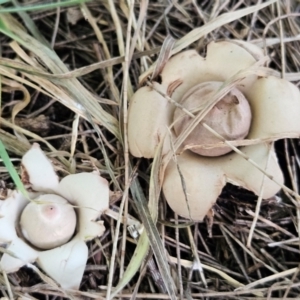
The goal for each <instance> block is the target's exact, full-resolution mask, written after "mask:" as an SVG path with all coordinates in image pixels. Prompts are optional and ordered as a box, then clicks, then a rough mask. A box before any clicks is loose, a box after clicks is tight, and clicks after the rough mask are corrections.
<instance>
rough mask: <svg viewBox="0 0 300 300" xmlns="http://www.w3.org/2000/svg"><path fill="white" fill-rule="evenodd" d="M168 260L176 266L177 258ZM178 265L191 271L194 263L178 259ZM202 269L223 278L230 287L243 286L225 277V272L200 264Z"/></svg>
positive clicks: (227, 276) (171, 257)
mask: <svg viewBox="0 0 300 300" xmlns="http://www.w3.org/2000/svg"><path fill="white" fill-rule="evenodd" d="M169 260H170V261H171V262H172V263H176V264H177V258H176V257H173V256H169ZM180 263H181V265H182V266H183V267H185V268H190V269H191V270H192V269H193V267H194V262H191V261H189V260H186V259H180ZM202 267H203V269H204V270H207V271H210V272H213V273H216V274H218V275H220V276H221V277H222V278H224V279H225V280H226V281H227V282H228V283H229V284H230V285H231V286H233V287H235V288H238V287H243V286H244V284H242V283H240V282H238V281H237V280H235V279H233V278H232V277H230V276H229V275H227V274H226V273H225V272H223V271H221V270H218V269H216V268H213V267H211V266H208V265H206V264H202Z"/></svg>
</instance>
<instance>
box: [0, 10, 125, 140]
mask: <svg viewBox="0 0 300 300" xmlns="http://www.w3.org/2000/svg"><path fill="white" fill-rule="evenodd" d="M0 31H1V32H2V33H4V34H6V35H8V36H9V37H11V38H13V39H15V40H16V41H17V42H19V43H20V44H21V45H22V46H23V47H25V48H27V49H28V50H30V51H31V52H32V53H34V54H35V55H36V57H37V58H38V59H39V60H41V61H42V62H43V64H44V65H45V66H46V67H47V68H49V70H50V71H51V72H52V73H65V72H68V69H67V67H66V66H65V64H64V63H63V62H62V61H61V60H60V59H59V57H58V56H57V55H56V53H55V52H54V51H52V50H51V49H50V48H48V47H47V46H45V45H43V44H42V43H40V42H39V41H37V40H35V39H34V38H33V37H31V36H30V35H28V34H27V33H26V31H25V30H24V29H23V28H22V26H21V25H20V24H19V23H18V22H17V20H15V19H14V18H13V17H11V16H10V15H8V14H5V15H2V18H1V22H0ZM54 83H56V84H57V82H54ZM60 85H61V87H62V88H64V89H65V90H66V91H67V92H68V94H69V95H70V99H72V101H73V103H72V106H73V107H76V106H78V105H79V106H82V107H83V108H84V109H85V110H86V111H87V113H88V114H89V115H91V116H93V117H94V118H95V119H96V122H97V123H100V124H102V125H103V126H105V127H107V129H108V130H109V131H111V132H112V133H113V134H114V135H115V136H116V137H118V138H120V135H119V131H118V122H117V120H116V119H115V118H114V117H113V116H112V115H110V114H109V113H107V112H106V111H104V110H103V108H102V107H101V106H100V105H97V104H96V103H97V102H96V99H95V97H94V96H93V95H92V94H91V93H90V92H89V91H87V90H86V89H85V88H84V87H83V86H82V85H81V84H80V82H79V81H78V80H77V79H66V80H64V81H61V82H60ZM74 110H75V109H74ZM86 118H88V116H86Z"/></svg>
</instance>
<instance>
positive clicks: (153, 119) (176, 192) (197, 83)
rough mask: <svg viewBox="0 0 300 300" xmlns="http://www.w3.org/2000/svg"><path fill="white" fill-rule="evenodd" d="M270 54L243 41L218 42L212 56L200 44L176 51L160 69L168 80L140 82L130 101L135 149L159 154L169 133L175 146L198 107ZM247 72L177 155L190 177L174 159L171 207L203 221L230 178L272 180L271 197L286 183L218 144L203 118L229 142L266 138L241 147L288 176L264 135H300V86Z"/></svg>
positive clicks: (267, 183)
mask: <svg viewBox="0 0 300 300" xmlns="http://www.w3.org/2000/svg"><path fill="white" fill-rule="evenodd" d="M263 57H264V55H263V51H262V49H260V48H259V47H257V46H255V45H253V44H251V43H247V42H243V41H235V40H233V41H222V42H211V43H210V44H208V46H207V55H206V57H205V58H204V57H202V56H200V55H199V54H198V53H197V52H196V51H195V50H187V51H183V52H181V53H179V54H177V55H175V56H173V57H172V58H171V59H169V61H168V62H167V63H166V64H165V66H164V68H163V69H162V71H161V73H160V78H161V83H158V82H152V85H153V86H152V87H149V86H144V87H141V88H139V89H138V90H137V91H136V93H135V94H134V95H133V97H132V99H131V101H130V107H129V118H128V141H129V149H130V152H131V154H132V155H134V156H136V157H146V158H152V157H154V155H155V150H156V147H157V145H158V143H159V142H160V140H162V139H163V140H164V141H163V155H166V154H167V153H169V152H170V151H172V150H171V138H173V139H175V138H176V137H178V136H180V134H181V133H182V132H183V131H184V130H185V129H186V128H187V127H188V126H189V124H190V122H191V120H192V117H191V114H192V116H197V114H198V113H199V112H200V113H201V108H202V109H203V107H204V106H205V104H207V103H209V101H211V95H212V94H213V93H214V92H216V91H218V90H220V88H221V87H222V84H223V83H224V82H225V81H227V80H229V79H230V78H233V76H236V75H238V73H239V72H243V71H244V70H247V69H248V68H250V67H252V66H254V65H259V62H260V60H262V59H263ZM247 74H249V75H245V76H244V77H242V78H240V80H239V81H237V83H236V84H235V86H234V88H232V89H231V90H230V91H229V93H227V94H226V95H225V97H223V98H221V99H219V102H217V103H216V104H215V105H214V106H213V107H212V109H211V110H210V111H209V112H208V113H207V114H206V116H204V118H203V119H202V120H201V121H200V123H198V124H197V126H196V127H195V128H194V129H193V131H192V132H191V133H190V134H189V135H188V136H187V137H186V139H185V140H184V142H183V144H182V145H181V147H182V148H181V149H184V150H185V151H184V152H183V154H181V155H177V163H178V167H179V169H180V172H181V176H182V177H181V176H180V174H179V172H178V167H177V164H176V162H175V161H174V160H171V161H170V162H169V163H168V165H167V168H166V171H165V174H164V181H163V192H164V195H165V197H166V199H167V201H168V203H169V205H170V206H171V208H172V209H173V210H174V211H175V212H176V213H177V214H179V215H181V216H184V217H186V218H191V219H192V220H194V221H202V220H203V218H204V217H205V216H206V214H207V212H208V211H209V209H210V208H211V207H212V206H213V204H214V203H215V201H216V199H217V198H218V196H219V194H220V193H221V191H222V188H223V187H224V186H225V184H226V183H227V182H230V183H233V184H236V185H239V186H242V187H244V188H246V189H248V190H250V191H253V192H254V193H255V194H256V195H258V194H259V193H260V190H261V187H262V183H263V180H264V186H263V189H262V195H263V198H269V197H272V196H273V195H275V194H276V193H277V192H278V191H279V189H280V186H279V185H277V184H276V183H275V182H274V181H272V180H271V179H269V178H267V177H265V179H264V176H263V173H262V172H261V171H259V170H258V169H257V168H256V167H255V166H253V165H252V164H251V163H249V162H248V161H246V160H245V159H244V158H242V157H241V156H240V155H238V154H237V153H235V152H230V151H231V149H230V148H229V147H227V146H225V147H218V146H217V145H216V144H217V143H218V142H219V144H220V142H221V140H219V139H218V138H216V137H215V135H213V134H212V133H211V132H209V131H208V130H207V128H204V126H202V123H206V124H207V125H209V126H210V127H211V128H212V129H213V130H215V131H216V132H217V133H219V134H220V135H221V136H222V137H223V138H225V139H226V140H229V141H234V140H243V139H244V138H246V139H247V140H248V139H249V140H250V139H256V140H258V141H257V144H255V145H251V146H244V147H241V148H240V150H241V151H242V152H243V153H245V154H246V155H247V156H248V157H249V158H250V159H252V160H253V161H254V162H255V163H257V164H258V165H259V166H260V167H261V168H262V169H264V170H265V171H266V172H267V173H268V174H270V175H272V176H273V178H274V180H275V181H277V182H279V183H281V184H282V183H283V175H282V172H281V169H280V167H279V165H278V162H277V157H276V154H275V152H274V150H273V149H271V148H270V147H271V144H270V142H264V140H266V139H267V140H268V141H272V140H277V139H280V138H285V137H291V136H295V135H300V118H299V115H300V92H299V90H298V89H297V87H296V86H294V85H293V84H291V83H290V82H288V81H286V80H283V79H280V78H277V77H274V76H269V75H266V76H263V77H259V76H257V75H256V74H255V73H254V72H249V73H247ZM163 95H167V96H169V97H171V99H172V100H173V101H174V102H176V103H178V104H179V106H181V107H180V108H178V105H174V103H172V102H171V101H168V100H167V99H166V97H164V96H163ZM183 108H184V109H185V111H183ZM186 111H188V113H187V112H186ZM170 132H171V135H170V134H169V133H170ZM205 146H207V147H205ZM184 147H185V148H184ZM187 148H189V149H191V150H192V151H193V152H195V153H193V152H191V151H190V150H186V149H187ZM229 152H230V153H229ZM182 178H183V179H184V184H185V189H186V190H185V192H184V191H183V187H182Z"/></svg>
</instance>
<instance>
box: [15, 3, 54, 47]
mask: <svg viewBox="0 0 300 300" xmlns="http://www.w3.org/2000/svg"><path fill="white" fill-rule="evenodd" d="M12 3H13V4H14V6H15V8H20V7H21V6H20V4H19V2H18V1H17V0H12ZM18 14H19V16H20V18H21V19H22V20H23V22H24V24H25V26H26V28H27V29H28V30H29V31H30V33H31V34H32V35H33V36H34V37H35V38H36V39H37V40H38V41H40V42H41V43H43V44H44V45H46V46H48V47H49V43H48V41H47V40H46V39H45V38H44V36H43V35H42V34H41V33H40V32H39V30H38V28H37V26H36V25H35V23H34V22H33V21H32V19H31V18H30V16H29V15H28V14H27V12H25V11H18Z"/></svg>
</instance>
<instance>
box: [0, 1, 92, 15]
mask: <svg viewBox="0 0 300 300" xmlns="http://www.w3.org/2000/svg"><path fill="white" fill-rule="evenodd" d="M89 1H91V0H66V1H57V2H55V3H48V4H37V5H27V4H26V5H25V6H18V7H7V8H2V9H0V13H18V12H21V11H35V10H50V9H54V8H57V7H65V6H73V5H79V4H82V3H85V2H89Z"/></svg>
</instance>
